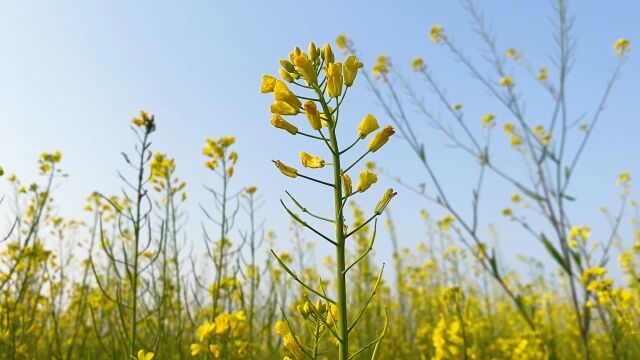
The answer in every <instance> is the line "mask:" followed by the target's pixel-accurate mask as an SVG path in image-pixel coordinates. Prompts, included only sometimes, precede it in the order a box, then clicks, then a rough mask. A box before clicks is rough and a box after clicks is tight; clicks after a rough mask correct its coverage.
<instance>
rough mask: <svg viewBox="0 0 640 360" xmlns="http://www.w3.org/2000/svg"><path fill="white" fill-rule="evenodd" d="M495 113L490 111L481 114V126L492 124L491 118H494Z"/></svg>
mask: <svg viewBox="0 0 640 360" xmlns="http://www.w3.org/2000/svg"><path fill="white" fill-rule="evenodd" d="M495 119H496V117H495V115H493V114H491V113H487V114H484V115H482V125H483V126H491V125H492V124H493V120H495Z"/></svg>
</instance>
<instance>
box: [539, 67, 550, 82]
mask: <svg viewBox="0 0 640 360" xmlns="http://www.w3.org/2000/svg"><path fill="white" fill-rule="evenodd" d="M548 77H549V73H548V71H547V68H542V69H540V71H539V72H538V80H540V81H546V80H547V78H548Z"/></svg>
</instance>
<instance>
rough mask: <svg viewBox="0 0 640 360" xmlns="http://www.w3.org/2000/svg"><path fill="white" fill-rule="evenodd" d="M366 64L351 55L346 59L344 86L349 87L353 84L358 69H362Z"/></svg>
mask: <svg viewBox="0 0 640 360" xmlns="http://www.w3.org/2000/svg"><path fill="white" fill-rule="evenodd" d="M363 66H364V65H363V64H362V63H361V62H360V61H358V58H357V57H355V56H353V55H351V56H349V57H347V59H346V60H345V61H344V86H346V87H349V86H351V85H353V82H354V81H355V79H356V75H358V69H361V68H362V67H363Z"/></svg>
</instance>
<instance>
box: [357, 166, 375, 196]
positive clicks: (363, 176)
mask: <svg viewBox="0 0 640 360" xmlns="http://www.w3.org/2000/svg"><path fill="white" fill-rule="evenodd" d="M377 181H378V175H376V174H375V173H372V172H369V171H367V170H365V171H363V172H361V173H360V179H359V180H358V185H356V189H357V190H358V191H359V192H365V191H367V189H369V188H370V187H371V185H373V184H374V183H376V182H377Z"/></svg>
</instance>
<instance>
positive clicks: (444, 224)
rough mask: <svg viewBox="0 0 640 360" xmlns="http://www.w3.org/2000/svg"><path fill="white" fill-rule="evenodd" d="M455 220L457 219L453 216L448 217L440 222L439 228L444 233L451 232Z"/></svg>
mask: <svg viewBox="0 0 640 360" xmlns="http://www.w3.org/2000/svg"><path fill="white" fill-rule="evenodd" d="M455 219H456V218H455V217H453V215H446V216H445V217H443V218H442V220H440V221H439V222H438V226H439V227H440V229H442V231H447V230H449V227H450V225H451V223H452V222H454V221H455Z"/></svg>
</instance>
